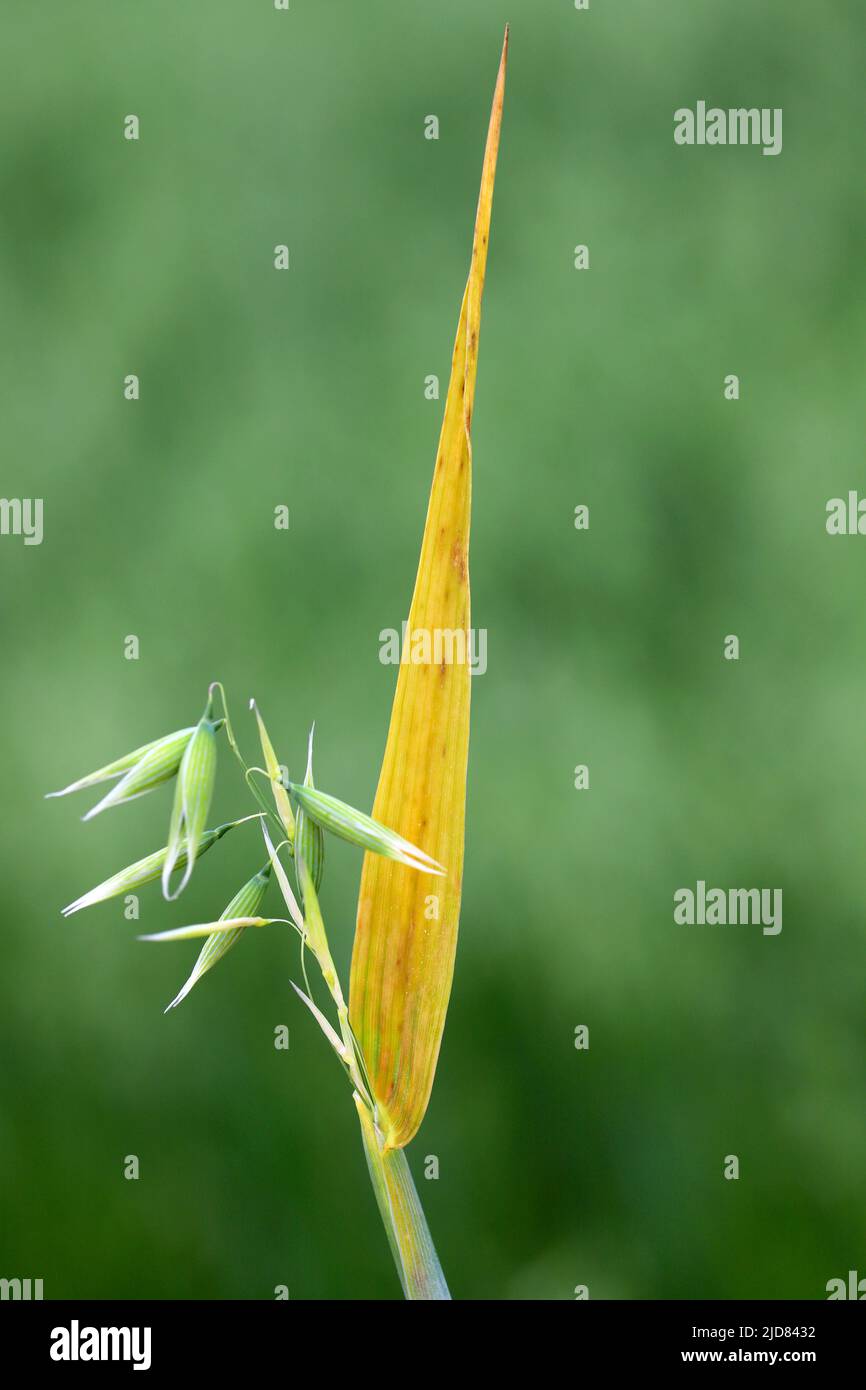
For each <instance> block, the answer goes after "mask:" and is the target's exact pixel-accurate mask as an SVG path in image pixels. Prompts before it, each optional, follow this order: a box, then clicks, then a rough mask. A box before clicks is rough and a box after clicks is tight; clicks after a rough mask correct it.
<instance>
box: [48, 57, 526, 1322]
mask: <svg viewBox="0 0 866 1390" xmlns="http://www.w3.org/2000/svg"><path fill="white" fill-rule="evenodd" d="M507 50H508V32H507V30H506V34H505V42H504V45H503V50H502V58H501V61H500V66H499V75H498V78H497V83H496V90H495V94H494V99H493V109H492V113H491V117H490V127H489V131H488V136H487V146H486V150H485V155H484V164H483V169H482V178H481V193H480V197H479V202H478V211H477V215H476V221H475V234H474V239H473V246H472V261H471V266H470V271H469V278H468V281H467V284H466V289H465V292H464V295H463V301H462V304H461V307H460V317H459V321H458V326H457V337H456V341H455V344H454V352H453V357H452V368H451V379H450V383H449V388H448V394H447V398H446V402H445V411H444V419H443V423H442V431H441V435H440V440H439V448H438V452H437V457H436V466H435V470H434V474H433V484H432V489H431V494H430V502H429V507H428V512H427V521H426V525H425V529H424V536H423V540H422V546H421V556H420V561H419V565H418V573H417V577H416V581H415V590H414V594H413V597H412V602H411V607H410V610H409V620H408V627H407V630H406V635H405V638H404V642H406V643H410V644H411V642H412V635H413V634H415V633H421V634H431V633H436V632H439V633H462V634H463V636H464V638H465V646H464V652H465V651H468V643H469V632H470V613H469V518H470V502H471V468H472V452H471V445H470V426H471V421H472V405H473V399H474V393H475V376H476V369H477V362H478V335H479V328H480V318H481V296H482V291H483V287H484V273H485V266H486V261H487V246H488V240H489V233H490V216H491V206H492V199H493V182H494V176H495V170H496V156H497V151H498V147H499V132H500V126H501V121H502V104H503V96H504V88H505V65H506V56H507ZM469 685H470V677H469V666H468V662H467V661H466V660H464V661H459V660H458V661H452V662H450V663H449V662H448V661H445V660H443V661H441V663H439V664H434V663H432V662H431V661H417V660H414V659H412V660H409V661H404V662H401V664H400V671H399V676H398V679H397V689H396V693H395V696H394V704H393V709H392V714H391V723H390V728H389V732H388V739H387V743H386V748H385V756H384V759H383V763H382V769H381V774H380V777H379V785H378V789H377V792H376V796H375V800H374V803H373V813H372V815H366V814H365V813H364V812H362V811H360V810H358V809H356V808H355V807H353V806H350V805H348V804H347V803H346V802H345V801H342V800H341V799H340V798H338V797H337V796H335V795H334V794H333V793H332V792H330V791H324V790H322V789H321V788H320V787H318V786H317V785H316V783H315V779H314V773H313V732H312V730H311V731H310V735H309V741H308V748H307V760H306V768H305V772H304V776H303V778H302V779H301V780H299V781H293V780H291V779H290V778H289V777H288V775H287V773H286V770H285V765H284V764H282V763H281V762H280V759H279V757H278V755H277V752H276V749H275V747H274V745H273V743H272V741H271V738H270V735H269V733H268V730H267V727H266V725H265V721H264V718H263V716H262V713H261V711H260V710H259V708H258V706H257V705H256V703H255V701H254V700H251V701H250V711H251V714H252V718H253V720H254V723H255V728H256V733H257V735H258V743H259V745H260V749H261V759H260V761H257V762H256V763H255V764H248V763H247V762H246V761H245V759H244V756H243V754H242V752H241V749H240V746H239V744H238V740H237V738H236V736H235V730H234V727H233V724H232V720H231V716H230V712H229V707H228V702H227V699H226V694H225V691H224V689H223V687H222V685H221V684H220V683H219V682H218V681H215V682H214V683H213V684H212V685H211V686H210V687H209V689H208V692H207V700H206V703H205V707H204V710H203V711H202V714H201V717H200V719H199V720H198V722H197V723H196V724H191V725H189V726H187V727H186V728H183V729H179V730H177V731H176V732H175V733H171V734H167V735H166V736H165V737H163V738H159V739H156V740H155V741H154V742H152V743H148V744H145V745H143V746H142V747H140V748H136V749H135V750H134V751H133V752H132V753H128V754H126V755H125V756H124V757H121V758H118V759H116V760H115V761H114V762H111V763H108V764H107V765H106V766H105V767H102V768H99V769H98V770H97V771H96V772H93V773H90V774H89V775H88V776H86V777H82V778H80V779H79V780H78V781H76V782H73V783H72V784H71V785H70V786H68V787H65V788H64V789H63V790H62V791H60V792H52V793H50V795H52V796H65V795H67V794H69V793H72V792H77V791H83V790H87V789H90V788H93V787H100V788H102V786H103V784H105V783H110V784H111V785H110V788H109V790H107V791H106V792H105V794H104V795H103V796H102V797H101V800H99V801H97V803H96V804H95V805H94V806H93V807H92V808H91V809H90V810H89V811H88V812H87V813H86V814H85V816H84V820H86V821H88V820H92V819H93V818H94V817H95V816H97V815H100V814H101V813H102V812H104V811H107V810H110V809H113V808H115V807H118V806H121V805H124V804H125V803H126V802H127V801H133V800H135V799H136V798H137V797H140V796H145V795H147V794H148V793H150V792H153V791H156V790H157V789H158V788H160V787H161V786H163V785H164V784H167V783H169V782H172V781H173V782H174V799H173V804H172V809H171V814H170V817H169V824H168V832H167V836H166V843H165V845H164V846H163V847H161V848H159V849H157V850H155V851H154V852H153V853H151V854H148V855H146V856H145V857H144V858H143V859H139V860H138V861H137V862H136V863H134V864H131V865H129V867H128V868H125V869H122V870H121V871H120V872H119V873H116V874H113V875H111V877H110V878H107V879H106V880H105V881H104V882H103V883H100V884H99V885H98V886H97V887H96V888H92V889H91V890H90V891H89V892H86V893H83V894H82V895H81V897H79V898H76V899H75V901H74V902H72V903H70V904H69V906H68V907H66V908H64V909H63V913H64V916H66V917H69V916H72V915H73V914H74V913H77V912H80V911H81V910H82V909H83V908H86V907H90V906H92V905H93V904H95V903H100V902H104V901H106V900H107V899H110V898H113V897H117V896H118V895H120V894H127V893H131V892H135V891H137V890H138V889H139V888H141V887H142V886H143V885H145V884H147V883H148V882H150V881H152V880H156V879H159V880H160V882H161V885H162V892H163V895H164V896H165V898H166V899H168V900H169V901H172V900H173V899H175V898H177V897H179V896H180V894H181V893H182V892H183V889H184V888H185V887H186V885H187V884H188V882H189V880H190V878H191V877H192V874H193V872H194V870H195V868H196V865H197V864H198V861H199V860H200V859H201V857H202V856H203V855H204V854H205V853H207V852H208V851H209V850H210V849H212V848H213V847H214V846H215V845H216V844H217V843H218V841H220V840H221V839H222V838H223V836H224V835H227V834H228V833H229V831H232V830H234V829H236V828H238V827H240V826H243V825H246V826H247V830H246V831H245V832H244V833H246V834H248V835H250V834H251V835H252V836H253V839H255V838H257V837H260V838H261V843H260V845H259V852H258V855H257V856H256V857H255V858H254V861H253V864H252V865H251V866H250V867H251V869H254V872H253V873H252V876H251V877H250V878H249V879H248V880H247V881H246V882H245V883H243V884H242V885H241V886H240V887H239V888H238V891H237V892H236V893H235V895H234V897H233V898H232V899H231V901H230V902H229V903H227V904H226V906H225V907H224V909H223V910H222V912H220V913H219V916H217V917H214V919H213V920H211V921H208V922H199V923H192V924H190V925H188V926H182V927H179V928H176V929H174V930H170V931H162V932H156V933H152V934H149V935H147V936H143V937H141V938H140V939H141V940H142V941H151V942H153V941H156V942H178V941H188V940H200V941H201V947H200V950H199V952H198V955H197V957H196V959H195V961H194V963H193V966H192V970H191V971H190V973H189V975H188V977H187V979H186V980H185V981H184V983H183V984H182V985H181V987H180V989H179V990H178V992H177V994H176V995H175V997H174V998H173V999H172V1000H171V1002H170V1003H169V1004H168V1006H167V1008H166V1013H168V1012H169V1010H172V1009H175V1008H177V1007H178V1006H179V1005H180V1004H181V1003H182V1002H183V1001H184V1000H186V999H187V998H188V997H189V995H190V993H191V992H192V991H193V989H194V988H195V987H196V986H197V985H198V984H199V982H200V981H201V980H202V979H203V978H204V976H205V975H206V974H207V973H208V972H209V971H210V970H212V969H213V968H214V966H215V965H217V964H219V962H220V961H222V960H223V958H224V957H225V956H226V955H228V953H229V951H231V950H232V949H233V948H234V947H235V946H237V944H238V942H239V941H240V940H241V937H242V936H244V935H245V933H247V932H248V931H250V930H251V929H262V928H269V929H276V930H285V929H286V928H288V929H289V930H290V931H291V932H293V933H294V934H295V935H296V936H297V939H298V979H297V980H292V981H291V984H292V986H293V988H294V990H295V992H296V993H297V995H298V997H299V999H300V1000H301V1001H302V1002H303V1004H304V1005H305V1006H306V1008H307V1010H309V1012H310V1014H311V1015H312V1017H313V1019H315V1021H316V1023H317V1024H318V1026H319V1028H320V1029H321V1032H322V1034H323V1035H324V1037H325V1039H326V1040H327V1042H328V1044H329V1045H330V1047H331V1049H332V1051H333V1052H334V1054H335V1056H336V1058H337V1061H338V1063H339V1066H340V1068H341V1069H342V1071H343V1073H344V1075H345V1077H346V1080H347V1082H348V1084H349V1087H350V1091H351V1096H352V1099H353V1101H354V1104H355V1107H356V1110H357V1113H358V1118H359V1121H360V1127H361V1136H362V1140H363V1147H364V1152H365V1155H366V1159H367V1165H368V1168H369V1172H370V1178H371V1181H372V1184H373V1190H374V1193H375V1196H376V1201H377V1203H378V1207H379V1211H380V1213H381V1216H382V1221H383V1223H384V1226H385V1231H386V1233H387V1236H388V1240H389V1242H390V1245H391V1250H392V1253H393V1256H394V1261H395V1264H396V1266H397V1272H398V1274H399V1277H400V1282H401V1285H402V1288H403V1292H404V1294H405V1296H406V1298H409V1299H447V1298H449V1297H450V1294H449V1292H448V1286H447V1284H446V1282H445V1276H444V1275H443V1273H442V1268H441V1265H440V1263H439V1259H438V1257H437V1254H436V1250H435V1248H434V1245H433V1241H432V1239H431V1236H430V1232H429V1229H428V1226H427V1221H426V1219H425V1216H424V1212H423V1209H422V1206H421V1203H420V1201H419V1198H418V1193H417V1191H416V1189H415V1185H414V1183H413V1181H412V1176H411V1173H410V1170H409V1165H408V1163H407V1161H406V1156H405V1153H404V1149H405V1146H406V1145H407V1144H408V1143H409V1141H410V1140H411V1139H412V1138H413V1136H414V1135H415V1134H416V1133H417V1130H418V1127H419V1126H420V1124H421V1121H422V1119H423V1117H424V1113H425V1111H426V1108H427V1103H428V1100H429V1097H430V1091H431V1088H432V1085H433V1077H434V1074H435V1070H436V1062H437V1058H438V1055H439V1047H440V1043H441V1040H442V1031H443V1028H444V1023H445V1013H446V1010H447V1007H448V999H449V995H450V991H451V980H452V975H453V970H454V955H455V949H456V943H457V925H458V918H459V912H460V893H461V884H462V875H463V826H464V815H465V797H466V769H467V757H468V747H469ZM221 741H224V742H225V743H227V744H228V748H229V750H230V751H231V753H232V754H233V756H234V758H235V759H236V760H237V762H238V764H239V766H240V769H241V772H242V774H243V782H244V786H245V789H246V790H247V792H248V794H249V795H250V797H251V798H252V801H253V804H254V808H255V809H253V810H251V811H250V810H248V811H247V813H246V814H244V815H242V816H239V817H238V818H237V819H235V820H230V821H227V822H225V823H223V824H221V825H217V826H213V827H209V826H208V821H209V816H210V807H211V801H212V796H213V789H214V783H215V778H216V766H217V755H218V747H219V744H220V742H221ZM329 838H334V839H337V840H343V841H347V842H348V843H349V844H351V845H355V846H358V847H360V848H361V849H363V850H364V851H365V853H364V859H363V865H362V870H361V885H360V893H359V898H358V912H357V924H356V930H355V941H354V948H353V952H352V965H351V976H350V990H349V997H348V1001H347V999H346V997H345V995H344V993H343V989H342V986H341V983H340V979H339V976H338V974H337V970H336V967H335V965H334V960H333V957H332V955H331V948H330V945H329V942H328V934H327V931H326V928H325V922H324V918H323V915H322V909H321V905H320V900H319V892H320V888H321V884H322V875H323V871H324V863H325V845H326V843H327V841H328V839H329ZM329 852H330V851H329ZM251 853H252V846H251ZM290 872H291V877H290ZM274 883H275V884H276V890H275V889H274V888H273V887H272V885H273V884H274ZM293 885H294V886H293ZM277 891H278V895H279V896H278V898H277ZM269 894H270V896H271V899H272V900H274V899H275V898H276V899H277V902H278V904H279V906H278V907H277V910H276V912H274V910H273V908H269V909H266V907H265V903H266V899H267V898H268V895H269ZM311 975H312V976H313V981H315V983H313V981H311V978H310V977H311ZM317 1000H318V1002H317Z"/></svg>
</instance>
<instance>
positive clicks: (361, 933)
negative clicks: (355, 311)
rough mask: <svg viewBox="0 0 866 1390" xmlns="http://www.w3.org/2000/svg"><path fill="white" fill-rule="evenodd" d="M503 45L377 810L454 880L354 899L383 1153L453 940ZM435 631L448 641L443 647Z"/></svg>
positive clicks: (370, 886)
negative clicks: (478, 390)
mask: <svg viewBox="0 0 866 1390" xmlns="http://www.w3.org/2000/svg"><path fill="white" fill-rule="evenodd" d="M507 52H508V31H507V30H506V33H505V43H504V45H503V49H502V58H501V61H500V66H499V76H498V79H497V83H496V91H495V93H494V98H493V110H492V112H491V116H490V127H489V131H488V135H487V147H486V150H485V155H484V165H483V169H482V176H481V193H480V197H479V201H478V212H477V215H476V220H475V235H474V239H473V245H472V262H471V266H470V271H469V279H468V282H467V285H466V290H465V292H464V295H463V302H462V304H461V308H460V319H459V322H458V325H457V338H456V341H455V344H454V354H453V358H452V363H451V380H450V383H449V387H448V395H447V398H446V401H445V413H444V419H443V422H442V432H441V435H440V439H439V449H438V453H437V457H436V467H435V470H434V474H433V485H432V489H431V493H430V502H429V506H428V511H427V521H426V525H425V529H424V537H423V541H422V546H421V558H420V561H419V565H418V574H417V577H416V580H415V591H414V595H413V598H412V605H411V608H410V612H409V625H408V630H407V634H406V642H407V643H409V644H410V645H409V651H410V653H411V652H412V650H413V648H412V645H411V643H412V634H413V633H418V634H425V633H426V634H427V637H426V638H424V637H423V636H422V637H421V639H420V641H419V643H418V646H417V649H416V650H418V651H422V652H423V650H424V647H425V643H426V644H427V647H428V651H429V653H430V656H431V659H430V660H429V661H418V662H416V661H414V660H410V661H406V662H405V663H401V666H400V672H399V676H398V679H397V690H396V694H395V696H394V705H393V708H392V712H391V724H390V728H389V731H388V740H387V744H386V748H385V757H384V761H383V763H382V771H381V774H380V777H379V786H378V790H377V792H376V800H375V803H374V806H373V816H374V818H375V819H376V820H377V821H380V822H381V823H382V824H384V825H387V826H390V827H392V828H393V829H394V830H396V831H397V833H398V834H400V835H402V836H404V837H405V838H406V839H407V840H409V841H411V843H412V844H413V845H418V846H420V848H421V849H422V850H423V851H424V852H425V853H426V854H428V855H430V856H431V857H432V858H433V859H434V860H436V861H438V863H439V864H442V865H444V868H445V876H444V877H443V878H439V877H436V876H434V875H432V874H426V873H424V872H423V871H420V872H419V870H418V869H417V868H414V869H413V868H408V867H406V866H405V865H403V864H400V863H398V862H395V861H394V860H391V859H384V858H382V857H381V856H379V855H376V854H367V855H366V856H365V858H364V865H363V870H362V874H361V889H360V895H359V899H358V919H357V926H356V931H355V944H354V950H353V954H352V975H351V989H350V996H349V1008H350V1016H351V1019H352V1026H353V1028H354V1031H355V1033H356V1035H357V1037H358V1039H359V1042H360V1044H361V1048H362V1050H363V1054H364V1058H365V1061H366V1064H367V1069H368V1071H369V1074H370V1079H371V1082H372V1086H373V1091H374V1098H375V1101H376V1105H377V1123H378V1125H379V1128H380V1130H381V1133H382V1136H383V1144H384V1148H385V1150H387V1149H394V1148H402V1147H403V1145H405V1144H408V1142H409V1140H410V1139H411V1138H412V1136H413V1135H414V1134H415V1133H416V1131H417V1129H418V1127H419V1125H420V1124H421V1121H422V1119H423V1117H424V1112H425V1110H426V1108H427V1102H428V1100H429V1097H430V1090H431V1087H432V1085H433V1076H434V1073H435V1070H436V1061H437V1058H438V1055H439V1046H440V1043H441V1040H442V1030H443V1028H444V1025H445V1014H446V1011H447V1008H448V998H449V995H450V992H451V979H452V975H453V971H454V954H455V950H456V945H457V926H458V919H459V914H460V892H461V886H462V878H463V827H464V819H465V804H466V766H467V758H468V751H469V683H470V676H469V665H468V653H469V631H470V612H469V520H470V505H471V490H472V478H471V467H472V450H471V444H470V427H471V423H472V405H473V398H474V394H475V377H476V371H477V366H478V333H479V328H480V322H481V296H482V291H483V288H484V272H485V266H486V262H487V245H488V239H489V234H490V213H491V206H492V201H493V182H494V176H495V172H496V156H497V151H498V147H499V132H500V127H501V123H502V103H503V97H504V91H505V66H506V57H507ZM437 633H438V634H451V635H452V640H449V639H448V638H443V639H441V640H438V641H437V636H436V634H437ZM454 634H457V635H458V636H460V635H461V634H462V637H461V640H460V641H459V642H455V641H453V635H454ZM461 653H462V656H463V660H460V659H454V657H455V655H456V656H457V657H458V658H459V656H460V654H461ZM449 656H450V657H451V659H450V660H449V659H448V658H449ZM440 658H441V659H440Z"/></svg>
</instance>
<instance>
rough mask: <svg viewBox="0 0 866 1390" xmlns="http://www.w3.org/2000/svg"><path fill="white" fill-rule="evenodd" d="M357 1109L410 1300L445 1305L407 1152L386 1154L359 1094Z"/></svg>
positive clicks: (384, 1217)
mask: <svg viewBox="0 0 866 1390" xmlns="http://www.w3.org/2000/svg"><path fill="white" fill-rule="evenodd" d="M355 1107H356V1109H357V1111H358V1118H359V1119H360V1121H361V1135H362V1137H363V1140H364V1153H365V1155H366V1158H367V1168H368V1169H369V1172H370V1181H371V1182H372V1184H373V1191H374V1193H375V1194H376V1202H377V1203H378V1206H379V1213H380V1215H381V1217H382V1223H383V1225H384V1227H385V1233H386V1235H387V1237H388V1243H389V1245H390V1246H391V1254H392V1255H393V1256H394V1263H395V1264H396V1266H397V1273H398V1274H399V1276H400V1283H401V1285H402V1287H403V1294H404V1296H405V1297H406V1298H407V1299H412V1300H428V1301H437V1302H442V1301H444V1300H446V1299H450V1298H451V1294H450V1293H449V1291H448V1285H447V1284H446V1282H445V1275H444V1274H443V1273H442V1266H441V1265H440V1263H439V1256H438V1255H437V1254H436V1247H435V1246H434V1244H433V1240H432V1237H431V1235H430V1228H429V1226H428V1225H427V1218H426V1217H425V1215H424V1208H423V1207H422V1206H421V1201H420V1198H419V1197H418V1193H417V1191H416V1190H415V1184H414V1182H413V1181H412V1174H411V1172H410V1171H409V1164H408V1163H407V1161H406V1155H405V1154H404V1152H403V1150H402V1149H385V1148H384V1143H383V1139H382V1135H381V1134H380V1132H379V1130H378V1129H377V1128H376V1124H375V1121H374V1120H373V1116H372V1115H371V1114H370V1111H369V1110H368V1108H367V1106H366V1105H365V1104H364V1102H363V1101H362V1100H361V1097H360V1096H359V1095H357V1093H356V1095H355Z"/></svg>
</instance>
